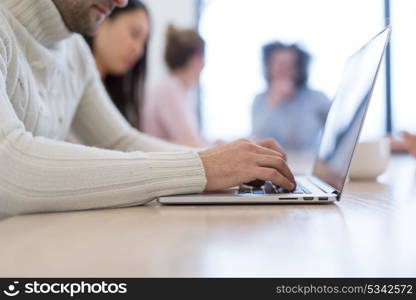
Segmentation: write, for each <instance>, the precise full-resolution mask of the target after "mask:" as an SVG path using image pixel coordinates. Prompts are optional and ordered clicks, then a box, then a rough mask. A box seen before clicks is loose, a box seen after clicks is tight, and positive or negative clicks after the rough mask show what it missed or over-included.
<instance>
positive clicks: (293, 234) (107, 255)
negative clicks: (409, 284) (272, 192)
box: [0, 156, 416, 277]
mask: <svg viewBox="0 0 416 300" xmlns="http://www.w3.org/2000/svg"><path fill="white" fill-rule="evenodd" d="M295 169H296V168H295ZM415 174H416V160H414V159H412V158H410V157H407V156H397V157H393V158H392V160H391V163H390V167H389V170H388V171H387V173H386V174H384V175H383V176H381V177H380V178H379V180H378V182H356V183H355V182H351V183H349V184H348V185H347V188H346V190H345V194H344V197H343V199H342V200H341V202H339V203H337V204H334V205H311V206H306V205H253V206H160V205H159V204H158V203H157V202H153V203H151V204H150V205H148V206H145V207H133V208H128V209H114V210H99V211H86V212H73V213H56V214H39V215H28V216H18V217H13V218H9V219H5V220H3V221H0V245H1V246H0V277H6V276H7V277H22V276H25V277H159V276H169V277H170V276H174V277H188V276H191V277H207V276H208V277H224V276H226V277H228V276H236V277H242V276H243V277H247V276H249V277H251V276H256V277H257V276H260V277H281V276H283V277H288V276H291V277H292V276H293V277H300V276H319V277H321V276H353V277H355V276H389V277H390V276H413V277H415V276H416V240H415V239H416V197H415V193H416V190H415V183H416V179H415Z"/></svg>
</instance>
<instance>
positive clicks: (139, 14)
mask: <svg viewBox="0 0 416 300" xmlns="http://www.w3.org/2000/svg"><path fill="white" fill-rule="evenodd" d="M149 23H150V20H149V13H148V10H147V8H146V6H145V5H144V4H143V3H142V2H141V1H138V0H130V1H129V3H128V5H127V6H125V7H123V8H116V9H114V11H113V12H112V13H111V15H110V16H109V17H108V18H107V19H106V20H104V21H103V22H102V23H101V24H100V26H99V28H98V31H97V34H96V35H95V37H93V38H91V37H85V39H86V40H87V42H88V44H89V45H90V47H91V49H92V52H93V54H94V58H95V62H96V64H97V68H98V71H99V73H100V75H101V79H102V80H103V83H104V85H105V87H106V89H107V92H108V93H109V95H110V97H111V99H112V100H113V102H114V104H115V105H116V106H117V108H118V109H119V110H120V112H121V113H122V114H123V115H124V117H125V118H126V119H127V120H128V121H129V123H130V124H131V125H132V126H133V127H135V128H137V129H140V120H139V111H140V108H141V105H142V103H143V97H144V82H145V77H146V62H147V44H148V38H149V27H150V26H149Z"/></svg>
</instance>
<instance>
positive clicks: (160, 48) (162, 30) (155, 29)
mask: <svg viewBox="0 0 416 300" xmlns="http://www.w3.org/2000/svg"><path fill="white" fill-rule="evenodd" d="M143 2H144V3H145V4H146V5H147V7H148V8H149V11H150V14H151V18H152V28H151V30H152V33H151V40H150V48H149V63H148V64H149V67H148V80H147V86H148V87H151V86H153V85H154V84H155V83H156V82H157V81H158V80H159V78H160V77H161V76H163V75H164V73H165V72H166V68H165V63H164V60H163V53H164V49H165V34H166V29H167V27H168V25H169V24H170V23H172V24H174V25H175V26H178V27H196V24H197V1H196V0H143Z"/></svg>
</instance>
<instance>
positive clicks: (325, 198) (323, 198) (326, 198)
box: [319, 197, 328, 200]
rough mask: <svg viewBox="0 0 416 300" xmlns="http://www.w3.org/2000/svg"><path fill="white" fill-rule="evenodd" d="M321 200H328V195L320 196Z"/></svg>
mask: <svg viewBox="0 0 416 300" xmlns="http://www.w3.org/2000/svg"><path fill="white" fill-rule="evenodd" d="M319 200H328V197H319Z"/></svg>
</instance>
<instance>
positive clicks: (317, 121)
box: [252, 42, 330, 151]
mask: <svg viewBox="0 0 416 300" xmlns="http://www.w3.org/2000/svg"><path fill="white" fill-rule="evenodd" d="M309 62H310V55H309V54H308V53H307V52H306V51H304V50H302V49H301V48H300V47H299V46H297V45H295V44H294V45H285V44H283V43H281V42H273V43H270V44H267V45H265V46H264V47H263V66H264V76H265V80H266V83H267V90H266V91H265V92H263V93H261V94H259V95H258V96H257V97H256V99H255V101H254V104H253V108H252V125H253V131H252V136H253V137H254V138H264V137H267V138H275V139H276V140H277V141H278V142H279V143H280V144H281V145H282V146H283V147H284V148H286V149H288V150H295V151H307V150H314V148H315V147H316V145H317V139H318V136H319V133H320V130H321V129H322V127H323V125H324V123H325V120H326V115H327V113H328V110H329V107H330V101H329V99H328V98H327V97H326V96H325V95H324V94H323V93H322V92H318V91H315V90H312V89H310V88H309V87H308V85H307V82H308V68H309Z"/></svg>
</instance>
